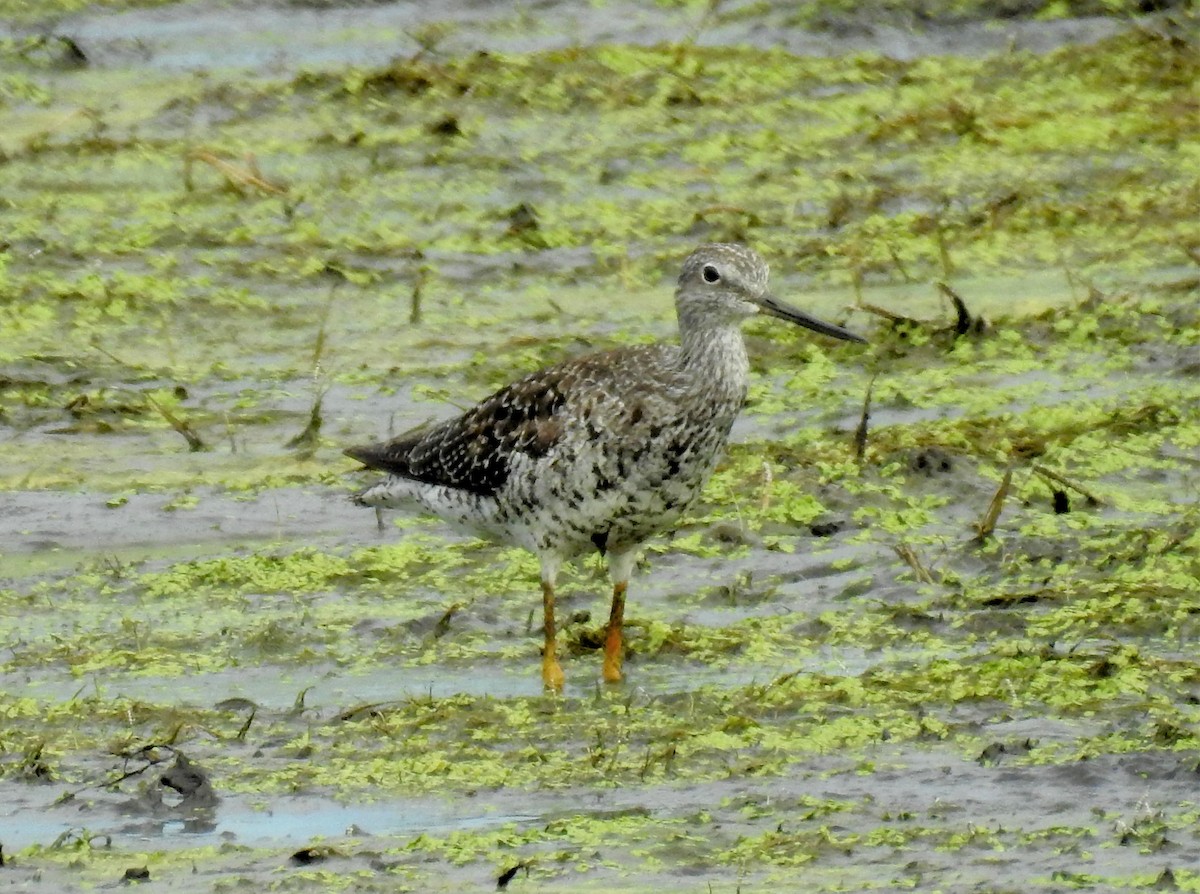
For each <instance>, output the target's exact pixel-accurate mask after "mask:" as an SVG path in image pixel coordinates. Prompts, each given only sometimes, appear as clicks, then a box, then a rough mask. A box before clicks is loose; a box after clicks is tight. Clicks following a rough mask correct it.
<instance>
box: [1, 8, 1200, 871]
mask: <svg viewBox="0 0 1200 894" xmlns="http://www.w3.org/2000/svg"><path fill="white" fill-rule="evenodd" d="M147 5H154V6H158V5H159V4H144V3H125V2H116V3H105V4H95V3H92V4H84V3H77V2H73V0H70V2H65V3H62V2H56V3H53V4H47V5H45V6H44V7H39V9H40V11H39V12H38V13H37V14H36V15H35V14H34V13H33V12H32V9H33V5H32V4H23V3H14V2H3V0H0V20H3V21H5V22H7V23H9V26H11V27H6V29H5V30H4V31H3V32H0V116H2V118H3V122H4V124H3V127H2V128H0V502H2V503H3V504H4V505H5V506H6V507H9V508H7V509H5V510H4V512H3V516H4V518H3V522H2V523H3V525H4V530H5V533H4V538H3V539H4V541H5V542H4V546H3V547H2V549H3V553H0V628H2V629H3V638H2V640H0V645H3V647H4V648H3V650H0V803H4V804H8V805H11V806H6V807H0V847H2V850H0V855H2V859H3V864H2V865H0V884H7V883H8V882H10V881H11V882H12V883H13V884H15V886H16V889H17V890H41V889H43V888H44V889H45V890H65V889H68V888H70V889H75V888H76V887H78V888H84V889H92V888H99V887H108V886H112V885H114V884H118V883H122V882H125V883H128V884H134V883H136V882H137V881H138V880H140V879H148V880H149V883H151V884H152V883H156V882H157V883H160V884H161V883H163V882H166V883H168V884H171V885H172V886H174V887H177V888H179V889H180V890H182V891H189V892H190V891H226V890H229V891H232V890H239V889H244V888H246V887H254V888H258V889H262V890H271V891H275V890H278V891H293V890H294V891H376V890H378V891H430V890H451V889H461V888H462V887H463V886H464V885H470V886H472V887H478V886H480V885H482V886H483V887H484V889H487V888H488V887H489V886H491V885H493V884H497V883H498V882H502V883H503V886H506V888H507V890H510V891H529V890H539V891H543V890H544V891H550V890H565V889H567V887H570V888H571V889H574V890H581V891H591V890H595V891H603V890H615V889H620V890H623V891H633V892H636V891H651V890H662V889H664V888H671V889H678V890H692V891H714V892H717V891H721V892H733V891H747V892H750V891H763V890H768V889H771V888H779V887H780V886H782V887H783V888H785V889H796V888H797V886H799V885H802V886H803V889H804V890H806V891H813V892H818V891H848V890H855V891H867V890H898V889H912V890H930V891H934V890H938V891H952V890H987V891H996V892H999V891H1022V892H1028V891H1041V890H1045V891H1064V890H1074V889H1084V890H1121V889H1126V888H1128V889H1130V890H1134V889H1138V890H1141V889H1145V888H1147V887H1157V888H1158V889H1160V890H1176V891H1200V873H1197V872H1196V871H1195V869H1194V867H1195V866H1196V865H1200V863H1198V862H1197V861H1198V860H1200V833H1197V831H1196V830H1197V828H1198V826H1197V820H1198V819H1200V816H1198V813H1200V799H1197V798H1196V795H1195V791H1196V788H1195V781H1196V779H1197V778H1200V777H1198V775H1197V774H1200V662H1198V661H1197V652H1196V643H1197V641H1198V639H1200V525H1198V522H1200V502H1198V499H1197V498H1198V496H1200V214H1198V213H1197V209H1198V208H1200V138H1198V135H1200V22H1198V19H1197V17H1196V14H1195V12H1194V11H1192V10H1190V9H1189V8H1186V7H1184V6H1179V7H1178V8H1176V9H1174V10H1173V11H1172V12H1169V13H1167V14H1162V13H1160V14H1157V15H1154V16H1151V17H1148V18H1140V17H1135V13H1138V12H1141V11H1145V10H1146V9H1150V8H1151V7H1157V6H1170V5H1172V4H1129V3H1122V2H1094V3H1087V2H1080V3H1076V2H1040V3H1039V2H1034V3H1029V4H1010V5H1009V6H1011V7H1012V12H1011V13H1010V14H1012V15H1020V16H1026V17H1029V16H1032V17H1036V18H1039V19H1045V20H1048V21H1049V20H1054V19H1060V18H1063V17H1066V16H1075V15H1109V16H1115V17H1117V18H1118V19H1120V20H1122V21H1123V22H1124V23H1125V24H1124V26H1123V27H1121V28H1119V29H1117V32H1116V33H1115V34H1114V35H1113V36H1109V37H1107V38H1105V39H1103V40H1101V41H1099V42H1096V43H1090V44H1082V45H1080V44H1070V45H1064V46H1062V47H1060V48H1058V49H1054V50H1050V51H1048V52H1045V53H1041V54H1034V53H1031V52H1026V51H1020V50H1015V49H1011V50H1009V51H1005V52H998V53H991V54H976V55H974V56H965V55H964V56H949V55H946V56H922V57H918V58H913V59H910V60H897V59H894V58H889V57H888V56H886V55H883V54H879V53H874V52H868V51H854V52H850V51H847V52H846V53H842V54H838V55H831V56H829V57H826V58H816V57H802V56H798V55H793V54H790V53H788V52H786V51H784V50H781V49H761V48H751V47H736V46H709V45H706V42H705V40H704V35H705V34H706V29H717V28H719V27H723V26H725V25H730V24H735V23H737V22H739V21H745V20H747V19H749V20H753V19H754V17H755V16H757V15H759V14H760V13H761V14H766V12H767V11H769V10H770V9H771V8H772V7H771V6H770V4H761V6H762V9H761V10H760V9H759V6H756V5H755V4H748V5H743V6H739V7H737V8H736V9H726V8H725V7H724V6H723V5H722V4H718V3H687V4H662V5H661V6H662V7H663V8H671V9H682V10H683V12H684V13H686V14H687V15H689V16H691V17H692V20H693V21H695V22H696V23H697V24H696V29H694V32H693V33H692V34H691V35H690V36H688V37H687V38H686V39H680V40H679V41H678V42H674V43H670V44H660V45H655V46H633V45H624V44H605V45H598V46H589V45H573V46H570V47H566V48H559V49H547V50H537V51H530V52H526V53H502V52H476V53H450V52H441V51H439V50H438V48H437V42H438V34H436V33H434V31H435V30H436V29H433V30H430V31H429V33H427V34H425V35H424V37H423V38H422V39H423V40H424V41H425V44H427V46H425V48H424V49H421V50H418V51H414V52H413V53H411V54H407V55H405V54H401V55H398V56H396V58H395V60H394V61H393V62H392V63H390V64H387V65H381V66H374V67H370V66H363V67H321V66H318V65H313V66H311V67H302V68H301V69H300V70H296V71H285V72H282V73H280V72H275V73H272V74H263V73H261V72H260V73H254V72H244V71H237V70H228V71H226V70H223V69H221V68H213V69H212V70H208V71H204V72H193V71H182V70H180V71H176V70H171V69H169V68H163V69H153V70H152V76H147V71H151V70H150V69H146V68H136V67H129V66H121V65H116V66H111V67H105V66H97V65H92V64H89V63H88V62H87V61H86V52H87V47H82V48H79V47H76V49H77V50H79V51H80V52H82V53H83V54H85V59H84V60H79V59H76V58H74V57H73V55H72V50H71V46H70V42H69V41H65V40H61V39H57V38H55V37H53V35H56V34H59V33H61V34H64V35H66V34H69V33H70V31H69V28H67V27H66V25H64V26H62V27H61V28H59V29H57V30H55V29H54V28H53V27H43V25H44V23H45V22H48V21H50V20H51V19H53V18H54V17H56V16H69V15H71V14H73V13H77V12H79V11H80V10H83V9H84V8H85V7H87V8H88V9H89V10H90V11H93V12H94V11H96V10H97V9H100V8H104V9H107V10H111V11H119V10H129V9H137V8H139V7H143V6H147ZM604 5H605V4H604V3H603V2H601V3H597V4H594V6H595V8H597V9H602V8H604ZM162 6H163V7H164V9H166V10H169V9H171V8H172V5H171V4H162ZM991 6H992V5H991V4H979V3H973V2H961V0H955V2H932V3H927V4H923V5H922V10H923V12H922V14H923V15H924V16H925V18H926V21H927V22H930V23H933V24H931V25H930V27H949V26H957V25H958V24H961V23H970V22H978V21H980V20H981V19H985V18H986V17H987V16H989V15H993V14H994V11H991ZM1018 6H1019V7H1020V8H1019V9H1018V8H1017V7H1018ZM51 7H53V9H52V8H51ZM851 7H854V8H853V9H852V8H851ZM913 9H914V6H913V4H911V3H898V2H890V0H889V2H876V3H871V4H867V5H863V4H845V3H839V2H830V3H821V4H801V5H799V6H798V7H797V10H796V11H795V12H794V13H793V14H792V21H791V24H792V25H793V26H798V27H806V28H812V29H818V30H820V29H834V30H836V27H837V26H838V24H839V23H842V24H845V23H846V22H852V23H853V22H861V21H864V20H865V19H864V18H862V17H868V16H876V17H878V18H879V20H880V21H884V22H888V23H891V24H895V25H901V26H902V25H905V24H907V23H909V22H911V20H912V15H913V14H914V13H913ZM163 14H164V15H165V14H169V13H167V12H164V13H163ZM66 21H69V19H67V20H66ZM506 21H507V20H506ZM513 21H515V20H513ZM508 26H512V27H516V26H515V25H512V22H511V21H509V22H508ZM497 27H506V26H505V25H503V23H502V24H501V25H498V26H497ZM39 28H40V30H39ZM38 35H40V36H38ZM46 35H51V36H50V37H47V36H46ZM418 36H420V35H418ZM681 38H682V35H681ZM418 42H420V41H418ZM707 240H739V241H745V242H747V243H750V244H752V245H753V246H754V247H755V248H757V249H758V250H759V251H760V252H761V253H762V254H763V255H764V256H765V257H766V258H767V259H768V260H769V261H770V262H771V264H772V267H773V273H774V277H775V280H776V282H777V289H778V291H779V293H780V294H781V295H784V296H787V297H789V298H790V300H793V301H795V302H796V303H799V304H804V305H812V306H813V307H814V310H815V311H817V312H819V313H821V314H823V315H825V316H827V317H832V318H835V319H839V320H840V321H843V322H846V323H847V325H848V326H850V327H851V328H854V329H856V330H857V331H861V332H863V333H864V334H867V335H868V336H869V337H870V341H871V346H870V347H869V349H867V350H863V349H861V348H859V347H855V346H845V345H841V344H838V343H831V342H827V341H823V340H817V339H814V338H811V337H809V336H808V335H805V334H803V333H800V332H798V331H793V330H791V329H783V328H782V327H774V326H771V325H769V324H767V323H761V324H760V323H754V324H751V325H749V326H748V327H747V341H748V344H749V348H750V353H751V357H752V363H753V365H754V369H755V373H756V376H755V383H754V385H753V387H752V390H751V393H750V397H749V401H748V406H747V410H746V413H745V415H744V417H743V419H742V420H741V422H740V423H739V426H738V428H737V429H736V431H735V435H734V440H735V443H734V445H733V446H732V447H731V448H730V450H729V452H728V455H727V457H726V459H725V461H724V462H723V463H722V465H721V466H720V467H719V468H718V470H717V472H716V473H715V474H714V476H713V478H712V480H711V482H710V484H709V486H708V488H707V490H706V492H705V499H704V501H703V503H702V504H701V505H700V506H699V507H697V509H696V511H695V513H694V514H693V515H692V516H691V517H689V518H687V519H685V520H684V521H683V522H682V523H681V525H680V526H679V529H678V531H676V532H675V533H674V534H673V535H672V536H669V537H662V538H659V539H657V540H655V541H653V542H652V543H651V544H650V545H648V547H647V548H646V550H645V551H644V555H643V556H642V558H641V561H640V563H639V569H638V571H637V573H636V575H635V578H634V580H633V582H632V584H631V595H630V602H629V609H628V614H629V619H628V622H627V624H628V629H627V636H628V643H629V657H628V662H627V673H628V682H627V683H626V684H624V685H622V686H620V687H615V688H614V687H610V686H604V685H602V684H601V683H600V682H599V681H598V680H597V681H593V680H592V679H591V678H590V677H589V676H588V672H586V671H585V670H584V669H585V668H590V667H593V666H598V664H597V662H596V660H595V655H594V654H593V653H594V652H595V650H596V649H598V648H599V647H600V645H601V642H602V634H603V630H602V625H603V622H604V616H603V615H602V612H603V605H602V601H603V596H604V593H605V592H606V586H607V585H606V583H605V580H604V578H603V572H602V568H601V566H600V564H599V563H598V562H595V561H593V560H591V559H589V560H586V561H581V562H579V563H577V564H576V565H575V566H574V567H573V568H570V569H568V570H567V571H566V572H565V573H564V580H563V581H562V583H561V584H560V590H561V594H562V595H561V597H560V600H561V611H562V613H563V617H564V618H565V622H564V624H563V632H562V634H561V636H562V638H563V641H564V648H563V651H564V653H565V661H567V662H569V663H571V664H572V665H576V668H575V670H576V673H571V672H570V670H568V678H569V679H571V680H572V685H571V686H569V687H568V688H567V690H566V692H565V695H563V696H561V697H552V696H549V695H544V694H542V693H541V692H540V687H539V686H538V685H537V682H538V681H537V674H536V668H537V659H538V654H539V641H540V636H541V632H540V630H539V629H537V628H536V626H535V625H536V624H537V621H536V617H537V615H536V614H535V613H534V612H533V610H534V609H535V608H536V600H535V599H534V598H533V596H534V593H535V592H536V586H535V582H536V576H537V566H536V562H535V561H534V560H533V559H532V558H531V557H530V556H529V555H528V554H526V553H524V552H522V551H519V550H513V549H506V548H501V547H498V546H494V545H491V544H486V543H481V542H478V541H475V540H471V539H466V538H464V537H462V536H461V535H458V534H456V533H454V532H452V531H448V530H447V529H446V528H444V527H443V526H441V525H440V524H437V523H434V522H431V521H430V520H427V519H421V518H410V517H399V518H393V517H391V516H386V517H385V518H384V520H383V521H384V526H383V531H382V533H380V532H379V531H377V530H376V525H375V519H374V518H373V517H372V516H371V514H370V513H363V512H361V511H356V510H354V509H353V508H352V507H348V506H347V505H345V497H346V496H347V495H348V494H349V492H350V491H351V489H352V488H354V487H355V486H357V479H356V478H355V476H354V475H353V474H352V472H353V463H351V462H350V461H348V460H346V459H345V458H343V457H342V456H341V453H340V450H341V448H342V447H343V446H345V445H346V444H349V443H355V442H358V441H359V440H361V439H362V438H371V437H376V436H382V435H385V434H387V433H388V432H389V431H399V430H401V429H403V428H404V427H407V426H409V425H416V424H419V423H421V422H423V421H425V420H427V419H430V418H435V417H437V416H438V415H439V414H444V413H446V412H448V409H447V406H446V405H447V404H455V405H459V406H462V405H465V404H467V403H470V402H471V401H473V400H475V399H477V398H480V397H482V396H484V395H486V394H487V393H488V391H489V390H490V389H493V388H495V387H497V386H499V385H501V384H503V383H504V382H506V381H508V380H510V379H512V378H514V377H516V376H517V375H519V374H521V373H523V372H526V371H529V370H532V369H535V368H537V367H539V366H542V365H544V364H546V363H550V362H553V361H555V360H558V359H561V358H563V357H567V356H572V355H574V354H578V353H580V352H583V351H586V350H593V349H596V348H603V347H607V346H613V345H618V344H623V343H628V342H631V341H633V342H637V341H645V340H648V339H651V338H667V337H671V335H672V332H673V326H674V322H673V311H672V308H671V302H670V291H671V283H670V280H669V276H670V274H671V271H673V270H674V269H676V268H677V266H678V263H679V259H680V258H681V257H682V256H683V255H684V254H686V252H687V251H688V250H689V249H690V248H691V246H692V245H694V244H695V243H697V242H700V241H707ZM239 519H241V521H239ZM179 755H184V756H185V758H184V763H185V764H186V762H189V761H190V762H192V764H194V766H196V767H198V768H200V771H199V772H200V773H201V774H202V776H203V777H204V779H206V780H207V783H208V784H210V785H211V788H212V790H213V791H214V792H215V794H216V796H217V797H218V798H219V799H220V800H219V802H218V803H217V805H216V806H215V807H212V806H211V805H210V806H207V807H205V806H201V807H196V808H195V809H194V810H193V808H192V806H189V805H190V804H191V802H189V801H188V800H187V799H188V797H189V795H187V794H186V793H176V794H178V797H175V794H172V792H173V791H174V790H173V789H172V790H171V791H168V790H167V788H164V786H163V785H162V784H160V782H159V780H160V778H161V777H163V774H164V771H165V770H166V769H167V768H168V767H170V766H172V765H174V763H175V762H176V761H178V760H180V758H179ZM168 788H169V787H168ZM180 798H181V799H182V804H178V803H176V802H177V801H179V799H180ZM356 811H364V813H363V816H366V817H368V819H365V820H364V819H360V818H359V813H358V812H356ZM230 829H232V830H233V831H229V830H230ZM238 830H241V831H240V832H239V831H238ZM222 832H224V833H225V834H224V837H222V835H221V833H222ZM189 836H193V837H189ZM143 872H145V873H146V874H145V875H142V874H141V873H143ZM6 876H8V878H6ZM506 877H507V878H506ZM23 885H24V886H25V887H22V886H23ZM64 886H65V887H64Z"/></svg>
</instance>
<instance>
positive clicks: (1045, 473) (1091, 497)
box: [1033, 463, 1103, 506]
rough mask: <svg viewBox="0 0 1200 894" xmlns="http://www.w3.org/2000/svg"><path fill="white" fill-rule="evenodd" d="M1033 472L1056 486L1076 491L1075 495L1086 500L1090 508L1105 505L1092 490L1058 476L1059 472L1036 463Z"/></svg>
mask: <svg viewBox="0 0 1200 894" xmlns="http://www.w3.org/2000/svg"><path fill="white" fill-rule="evenodd" d="M1033 471H1034V472H1035V473H1037V474H1038V475H1041V476H1042V477H1043V478H1045V479H1047V480H1049V481H1053V482H1054V483H1055V484H1061V485H1062V486H1063V487H1065V488H1067V489H1068V490H1073V491H1075V493H1077V494H1079V495H1080V496H1081V497H1083V498H1084V499H1085V500H1087V501H1088V505H1089V506H1099V505H1101V504H1102V503H1103V500H1101V499H1100V498H1099V497H1097V496H1096V495H1095V494H1094V493H1092V492H1091V491H1090V490H1088V489H1087V488H1086V487H1084V486H1083V485H1082V484H1080V483H1079V482H1078V481H1072V480H1071V479H1070V478H1067V477H1065V476H1063V475H1060V474H1058V472H1055V471H1054V470H1053V469H1047V468H1046V467H1045V466H1043V465H1040V464H1038V463H1034V465H1033Z"/></svg>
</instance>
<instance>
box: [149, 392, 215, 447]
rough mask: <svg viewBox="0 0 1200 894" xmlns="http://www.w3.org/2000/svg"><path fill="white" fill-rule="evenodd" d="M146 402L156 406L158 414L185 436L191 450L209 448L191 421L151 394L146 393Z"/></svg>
mask: <svg viewBox="0 0 1200 894" xmlns="http://www.w3.org/2000/svg"><path fill="white" fill-rule="evenodd" d="M146 403H148V404H150V406H152V407H154V409H155V410H157V411H158V414H159V415H160V416H162V418H163V419H165V420H167V424H168V425H170V426H171V428H173V429H175V431H177V432H179V434H180V435H182V436H183V438H184V440H185V441H187V443H188V450H190V451H191V452H192V453H199V452H200V451H202V450H207V449H208V445H207V444H205V443H204V439H203V438H201V437H200V435H198V434H197V433H196V430H195V429H194V428H192V426H191V423H189V422H188V421H187V420H186V419H181V418H180V417H178V416H176V415H175V414H174V413H172V412H171V411H170V410H169V409H168V408H167V407H165V406H163V405H162V404H160V403H159V402H158V401H156V400H155V399H154V398H153V397H151V396H150V395H149V394H147V395H146Z"/></svg>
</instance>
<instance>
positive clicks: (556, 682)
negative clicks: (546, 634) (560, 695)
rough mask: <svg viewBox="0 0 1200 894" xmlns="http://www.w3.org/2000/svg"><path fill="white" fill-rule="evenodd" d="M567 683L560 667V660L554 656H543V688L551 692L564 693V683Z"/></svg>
mask: <svg viewBox="0 0 1200 894" xmlns="http://www.w3.org/2000/svg"><path fill="white" fill-rule="evenodd" d="M565 682H566V677H564V676H563V672H562V668H561V667H559V664H558V659H557V658H555V657H554V656H553V655H543V656H542V687H543V688H544V689H546V690H548V691H550V692H562V688H563V683H565Z"/></svg>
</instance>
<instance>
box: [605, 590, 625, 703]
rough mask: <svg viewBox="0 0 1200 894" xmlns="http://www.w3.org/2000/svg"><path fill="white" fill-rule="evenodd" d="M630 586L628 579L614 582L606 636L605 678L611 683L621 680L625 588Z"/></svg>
mask: <svg viewBox="0 0 1200 894" xmlns="http://www.w3.org/2000/svg"><path fill="white" fill-rule="evenodd" d="M628 587H629V583H628V581H623V580H622V581H617V582H616V583H615V584H613V598H612V610H611V611H610V612H609V614H608V633H607V634H605V637H604V679H605V680H606V681H607V682H609V683H620V682H621V676H622V675H621V658H622V651H623V649H624V642H623V639H622V634H621V626H622V625H623V624H624V623H625V590H626V589H627V588H628Z"/></svg>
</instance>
